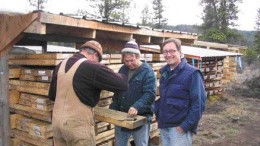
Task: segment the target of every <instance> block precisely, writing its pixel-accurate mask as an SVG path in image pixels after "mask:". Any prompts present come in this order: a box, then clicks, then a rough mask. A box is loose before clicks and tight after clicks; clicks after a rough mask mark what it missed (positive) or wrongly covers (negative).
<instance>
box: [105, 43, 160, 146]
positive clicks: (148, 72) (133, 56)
mask: <svg viewBox="0 0 260 146" xmlns="http://www.w3.org/2000/svg"><path fill="white" fill-rule="evenodd" d="M121 53H122V55H123V62H124V65H123V66H122V67H121V68H120V70H119V73H122V74H124V75H126V76H127V77H128V84H129V89H128V90H127V91H124V92H122V93H120V94H114V96H113V102H112V104H111V105H110V108H111V109H115V110H118V111H122V112H126V113H128V116H129V117H134V116H136V115H142V116H146V117H147V124H145V125H143V126H141V127H138V128H136V129H126V128H123V127H118V126H116V127H115V145H116V146H127V145H128V140H129V137H130V136H133V139H134V142H135V144H136V145H138V146H147V145H148V140H149V133H150V123H151V119H152V115H153V112H152V104H153V103H154V100H155V97H156V78H155V75H154V71H153V69H152V68H151V67H150V66H149V65H148V64H147V63H146V62H142V61H141V60H140V50H139V46H138V45H137V43H136V42H135V41H134V40H131V41H128V42H127V43H126V44H125V47H124V48H123V49H122V51H121Z"/></svg>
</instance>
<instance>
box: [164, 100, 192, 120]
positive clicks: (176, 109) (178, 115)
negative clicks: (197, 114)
mask: <svg viewBox="0 0 260 146" xmlns="http://www.w3.org/2000/svg"><path fill="white" fill-rule="evenodd" d="M166 104H167V107H166V108H167V110H168V111H167V115H166V117H167V118H166V119H167V120H166V123H171V124H180V123H181V122H182V121H183V120H184V119H185V118H186V116H187V115H188V112H189V111H188V109H189V108H188V104H189V101H188V100H186V99H181V98H168V99H167V100H166Z"/></svg>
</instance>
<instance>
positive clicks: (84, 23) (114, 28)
mask: <svg viewBox="0 0 260 146" xmlns="http://www.w3.org/2000/svg"><path fill="white" fill-rule="evenodd" d="M39 21H41V22H42V23H46V24H47V23H48V24H55V25H57V28H58V27H59V26H60V25H63V26H71V27H79V28H87V29H96V30H99V31H111V32H117V33H126V34H139V35H144V34H146V35H148V36H156V37H163V38H165V37H167V38H170V37H174V38H186V39H191V40H195V39H197V38H198V36H195V35H191V34H180V33H176V32H162V31H153V30H149V29H146V28H137V27H126V26H123V25H117V24H108V23H102V22H98V21H93V20H85V19H76V18H72V17H66V16H61V15H57V14H50V13H45V12H41V17H40V20H39ZM97 34H98V32H97ZM128 40H129V39H128ZM162 41H163V40H161V41H160V43H161V42H162ZM192 42H193V41H192ZM154 43H156V44H157V43H158V41H157V42H154Z"/></svg>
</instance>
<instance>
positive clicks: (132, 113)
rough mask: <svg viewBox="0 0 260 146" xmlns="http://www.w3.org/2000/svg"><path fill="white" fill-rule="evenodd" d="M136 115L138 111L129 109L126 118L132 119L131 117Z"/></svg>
mask: <svg viewBox="0 0 260 146" xmlns="http://www.w3.org/2000/svg"><path fill="white" fill-rule="evenodd" d="M137 113H138V111H137V110H136V109H135V108H133V107H130V108H129V110H128V116H129V117H133V116H135V115H137Z"/></svg>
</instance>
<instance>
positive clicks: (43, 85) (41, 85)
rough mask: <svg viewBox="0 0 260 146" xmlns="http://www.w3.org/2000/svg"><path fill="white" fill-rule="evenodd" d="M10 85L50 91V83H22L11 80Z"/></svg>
mask: <svg viewBox="0 0 260 146" xmlns="http://www.w3.org/2000/svg"><path fill="white" fill-rule="evenodd" d="M9 84H12V85H17V86H24V87H32V88H40V89H49V87H50V83H42V82H31V81H20V80H10V81H9Z"/></svg>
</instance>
